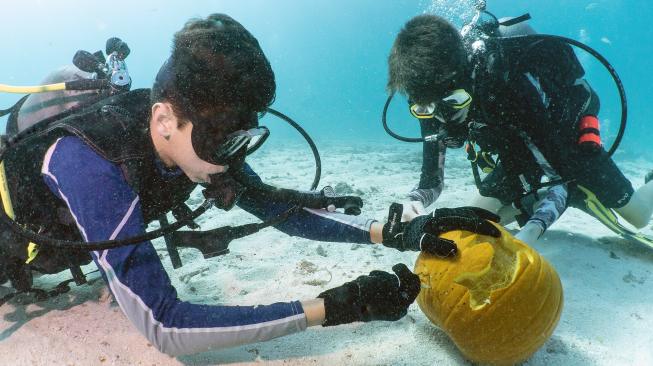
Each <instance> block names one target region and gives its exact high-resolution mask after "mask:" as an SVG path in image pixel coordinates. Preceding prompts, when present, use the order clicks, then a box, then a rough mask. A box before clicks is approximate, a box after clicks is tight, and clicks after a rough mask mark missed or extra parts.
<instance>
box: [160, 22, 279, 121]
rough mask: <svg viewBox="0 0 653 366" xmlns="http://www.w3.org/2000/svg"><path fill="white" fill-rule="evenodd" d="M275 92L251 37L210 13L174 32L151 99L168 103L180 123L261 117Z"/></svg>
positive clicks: (269, 72) (267, 65)
mask: <svg viewBox="0 0 653 366" xmlns="http://www.w3.org/2000/svg"><path fill="white" fill-rule="evenodd" d="M275 89H276V83H275V80H274V72H273V71H272V68H271V66H270V63H269V61H268V60H267V58H266V57H265V55H264V54H263V51H262V50H261V47H260V46H259V43H258V41H257V40H256V38H254V36H253V35H252V34H251V33H250V32H249V31H247V29H245V27H243V26H242V25H241V24H240V23H238V22H237V21H235V20H234V19H232V18H231V17H229V16H228V15H225V14H211V15H209V16H208V17H207V18H206V19H191V20H190V21H188V22H187V23H186V24H185V25H184V27H183V28H182V29H181V30H180V31H178V32H177V33H175V36H174V41H173V45H172V54H171V56H170V58H169V59H168V60H167V61H166V63H165V64H164V66H163V67H162V68H161V70H160V71H159V74H158V75H157V78H156V81H155V83H154V86H153V87H152V95H151V99H152V102H153V103H156V102H162V101H166V102H169V103H171V104H172V107H173V110H174V113H175V115H176V116H177V117H178V118H179V119H180V120H181V122H184V121H185V120H197V119H207V118H212V116H215V115H217V114H224V113H225V112H226V113H234V112H235V113H237V114H239V115H251V114H252V113H253V112H263V111H265V109H266V108H267V107H268V106H269V105H270V104H272V102H273V101H274V97H275Z"/></svg>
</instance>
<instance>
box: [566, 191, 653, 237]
mask: <svg viewBox="0 0 653 366" xmlns="http://www.w3.org/2000/svg"><path fill="white" fill-rule="evenodd" d="M577 187H578V188H579V189H580V190H581V191H582V192H583V193H584V194H585V199H584V201H585V209H584V211H585V212H587V213H588V214H590V215H592V216H594V217H595V218H596V219H597V220H599V221H600V222H601V223H602V224H603V225H605V226H606V227H607V228H608V229H610V230H612V231H613V232H614V233H616V234H618V235H620V236H621V237H623V238H625V239H628V240H633V241H637V242H639V243H641V244H644V245H646V246H648V247H649V248H651V249H653V238H650V237H648V236H646V235H644V234H641V233H638V232H635V231H633V230H630V229H628V228H627V227H625V226H623V225H622V224H621V223H619V218H618V217H617V214H615V213H614V211H613V210H612V209H610V208H607V207H605V206H603V204H602V203H601V201H599V199H598V198H597V197H596V195H595V194H594V193H592V192H591V191H590V190H589V189H587V188H585V187H583V186H580V185H579V186H577Z"/></svg>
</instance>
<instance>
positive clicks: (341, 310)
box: [317, 263, 421, 327]
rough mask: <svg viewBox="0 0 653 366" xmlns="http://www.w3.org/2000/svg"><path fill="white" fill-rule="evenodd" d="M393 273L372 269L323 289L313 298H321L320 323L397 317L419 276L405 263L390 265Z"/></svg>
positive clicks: (416, 289)
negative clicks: (343, 282)
mask: <svg viewBox="0 0 653 366" xmlns="http://www.w3.org/2000/svg"><path fill="white" fill-rule="evenodd" d="M392 270H393V271H394V274H393V273H388V272H383V271H372V272H370V274H369V275H367V276H360V277H358V278H357V279H355V280H353V281H351V282H347V283H345V284H344V285H342V286H339V287H336V288H332V289H330V290H327V291H324V292H323V293H321V294H319V295H318V296H317V297H318V298H322V299H324V311H325V317H324V322H323V323H322V325H323V326H325V327H327V326H331V325H339V324H347V323H352V322H358V321H362V322H369V321H372V320H392V321H394V320H399V319H401V318H403V317H404V316H405V315H406V313H407V311H408V307H409V306H410V304H412V303H413V301H415V298H417V295H418V294H419V291H420V287H421V285H420V281H419V277H418V276H417V275H415V274H414V273H413V272H411V271H410V270H409V269H408V267H406V265H405V264H403V263H399V264H395V265H394V266H393V267H392Z"/></svg>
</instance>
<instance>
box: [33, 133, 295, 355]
mask: <svg viewBox="0 0 653 366" xmlns="http://www.w3.org/2000/svg"><path fill="white" fill-rule="evenodd" d="M42 174H43V178H44V180H45V182H46V184H47V185H48V187H49V188H50V190H51V191H52V192H53V193H54V194H55V195H56V196H58V197H59V198H60V199H61V200H63V201H64V202H65V203H66V205H67V206H68V208H69V210H70V212H71V214H72V216H73V217H74V219H75V221H76V224H77V227H78V229H79V231H80V233H81V235H82V236H83V238H84V240H86V241H98V240H106V239H120V238H127V237H132V236H135V235H139V234H142V233H143V232H144V231H145V224H144V222H143V218H142V214H141V207H140V202H139V196H138V195H136V194H135V193H134V191H133V190H132V189H131V187H130V186H129V185H128V184H127V182H126V181H125V179H124V177H123V175H122V174H121V171H120V169H119V167H118V166H116V165H114V164H112V163H110V162H108V161H106V160H104V159H103V158H102V157H100V156H99V155H98V154H97V153H95V152H94V151H93V150H91V148H89V147H88V146H87V145H85V144H84V143H83V142H82V141H81V140H79V139H77V138H75V137H65V138H62V139H59V140H57V142H56V143H54V144H53V145H52V146H51V147H50V149H49V150H48V152H47V154H46V156H45V159H44V161H43V166H42ZM92 256H93V260H94V261H95V263H96V264H97V266H98V268H99V269H100V271H101V272H102V275H103V277H104V279H105V280H106V282H107V283H108V285H109V288H110V289H111V292H112V293H113V296H114V298H115V299H116V302H117V303H118V305H119V306H120V308H121V310H122V311H123V312H124V313H125V315H126V316H127V317H128V318H129V320H130V321H131V322H132V323H133V324H134V325H135V326H136V328H138V330H139V331H140V332H141V333H143V335H145V337H146V338H147V339H148V340H149V341H150V343H151V344H152V345H154V346H155V347H157V348H158V349H159V350H160V351H162V352H165V353H167V354H170V355H183V354H190V353H196V352H202V351H206V350H210V349H216V348H224V347H230V346H235V345H240V344H245V343H252V342H259V341H265V340H268V339H272V338H275V337H279V336H283V335H286V334H290V333H294V332H298V331H301V330H304V329H305V328H306V326H307V323H306V316H305V314H304V312H303V309H302V306H301V304H300V302H299V301H295V302H288V303H275V304H271V305H262V306H214V305H199V304H192V303H189V302H186V301H182V300H180V299H179V298H178V297H177V292H176V290H175V288H174V287H173V286H172V285H171V283H170V279H169V277H168V275H167V273H166V271H165V269H164V268H163V265H162V264H161V261H160V259H159V257H158V255H157V253H156V250H155V249H154V247H153V246H152V244H151V243H150V242H143V243H141V244H138V245H130V246H125V247H121V248H116V249H111V250H104V251H99V252H93V253H92ZM219 280H220V279H218V278H216V281H219Z"/></svg>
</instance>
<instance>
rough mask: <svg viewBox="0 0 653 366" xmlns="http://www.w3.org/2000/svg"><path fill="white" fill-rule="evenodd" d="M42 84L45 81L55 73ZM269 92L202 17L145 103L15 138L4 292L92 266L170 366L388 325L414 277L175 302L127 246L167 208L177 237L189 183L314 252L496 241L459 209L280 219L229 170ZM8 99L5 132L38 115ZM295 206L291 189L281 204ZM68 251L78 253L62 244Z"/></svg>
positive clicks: (108, 104)
mask: <svg viewBox="0 0 653 366" xmlns="http://www.w3.org/2000/svg"><path fill="white" fill-rule="evenodd" d="M107 53H108V52H107ZM123 56H124V55H123ZM58 76H59V79H57V80H54V81H56V82H59V81H65V79H66V78H67V76H70V74H69V73H68V74H67V73H63V80H62V78H61V76H62V74H61V73H59V74H58ZM123 77H124V75H123ZM123 81H124V80H123ZM275 89H276V84H275V79H274V73H273V71H272V69H271V66H270V64H269V62H268V60H267V58H266V57H265V55H264V54H263V51H262V50H261V48H260V46H259V43H258V41H257V40H256V38H255V37H254V36H253V35H252V34H251V33H250V32H249V31H247V30H246V29H245V28H244V27H243V26H242V25H241V24H240V23H238V22H237V21H235V20H234V19H232V18H230V17H229V16H227V15H224V14H213V15H210V16H208V17H207V18H206V19H193V20H190V21H189V22H187V23H186V24H185V26H184V27H183V28H182V29H181V30H180V31H178V32H177V33H176V34H175V36H174V41H173V47H172V52H171V55H170V57H169V58H168V60H167V61H166V62H165V63H164V64H163V66H162V67H161V68H160V70H159V72H158V74H157V76H156V79H155V82H154V85H153V87H152V89H151V90H150V89H137V90H133V91H127V90H122V91H120V92H116V93H109V94H111V95H110V96H109V97H108V98H105V99H102V100H100V101H95V100H93V99H94V98H95V95H93V94H91V93H89V94H88V95H85V97H86V98H90V99H84V98H80V101H79V102H78V103H77V104H76V105H75V108H72V109H67V110H65V111H63V112H61V111H55V112H54V113H55V114H54V115H51V116H50V117H47V118H46V119H45V120H41V121H39V122H36V123H35V124H32V126H31V127H26V129H25V130H22V131H20V128H17V129H18V130H19V132H18V133H17V134H16V135H15V136H13V137H12V136H10V137H9V138H5V139H4V140H3V144H4V145H6V146H3V149H4V150H3V151H2V156H3V158H2V164H0V167H1V168H2V170H5V168H6V173H5V175H6V179H5V181H4V182H3V183H6V185H7V186H8V191H9V192H10V193H11V194H9V195H7V194H6V192H4V191H3V197H2V198H3V205H4V208H5V213H6V214H5V215H2V221H0V224H1V226H0V227H1V228H2V230H0V238H1V240H2V242H1V243H0V254H1V256H0V264H2V266H3V267H2V270H3V271H4V273H5V275H6V276H7V277H8V278H9V279H10V280H11V282H12V285H13V286H14V287H15V288H17V289H22V290H23V291H24V292H30V290H32V289H31V277H30V273H31V271H32V270H35V271H39V272H42V273H56V272H58V271H61V270H63V269H66V268H70V269H71V271H73V276H74V277H75V278H76V279H79V278H80V277H83V275H84V274H82V273H80V272H81V270H80V269H79V266H80V265H82V264H86V263H89V262H90V260H91V259H92V260H93V261H94V262H95V264H96V265H97V267H98V269H99V271H100V272H101V275H102V277H103V278H104V280H105V281H106V283H107V285H108V286H109V288H110V290H111V293H112V295H113V296H114V298H115V300H116V302H117V303H118V305H119V306H120V308H121V310H122V311H123V313H124V314H125V315H126V316H127V318H129V320H130V321H131V322H132V323H133V324H134V325H135V326H136V327H137V328H138V330H139V331H140V332H141V333H142V334H143V335H144V336H145V337H146V338H147V339H148V340H149V342H150V343H151V344H152V345H154V346H155V347H157V349H159V350H160V351H162V352H165V353H167V354H170V355H182V354H190V353H195V352H202V351H206V350H209V349H216V348H224V347H230V346H235V345H239V344H245V343H251V342H259V341H264V340H269V339H272V338H275V337H279V336H283V335H287V334H291V333H295V332H298V331H302V330H305V329H306V328H307V327H308V326H314V325H323V326H333V325H339V324H345V323H351V322H357V321H363V322H367V321H373V320H387V321H391V320H398V319H400V318H402V317H403V316H404V315H406V312H407V308H408V307H409V306H410V304H412V302H413V301H414V300H415V298H416V296H417V294H418V293H419V290H420V281H419V277H418V276H416V275H415V274H413V273H412V272H411V271H410V270H409V269H408V268H407V267H406V266H405V265H404V264H397V265H395V266H393V267H392V269H393V272H394V273H388V272H383V271H372V272H371V273H370V274H369V275H364V276H360V277H358V278H357V279H355V280H353V281H351V282H347V283H345V284H343V285H342V286H339V287H335V288H332V289H329V290H327V291H324V292H322V293H321V294H319V295H318V296H317V298H315V299H308V300H303V301H292V302H280V303H274V304H271V305H259V306H217V305H200V304H193V303H189V302H185V301H182V300H180V299H179V298H178V297H177V292H176V290H175V288H174V287H173V286H172V284H171V282H170V279H169V277H168V274H167V273H166V271H165V269H164V267H163V265H162V263H161V260H160V258H159V255H158V254H157V252H156V250H155V249H154V247H153V246H152V244H151V243H150V242H149V239H148V240H144V239H141V238H143V237H148V236H147V234H145V235H144V234H143V233H144V232H145V228H146V227H147V224H148V223H150V222H152V221H153V220H156V219H157V218H159V217H161V216H162V215H165V214H166V213H167V212H170V211H172V213H173V216H175V217H177V218H178V222H177V224H178V225H177V226H176V227H181V226H185V225H188V226H190V225H192V221H191V219H189V217H190V216H189V215H188V211H190V209H189V208H183V207H185V202H186V200H187V199H188V198H189V195H190V194H191V192H192V191H193V190H194V189H195V187H196V186H197V184H201V185H202V186H204V187H205V190H204V195H205V196H207V197H210V198H211V200H210V201H209V202H210V203H211V204H213V205H215V206H216V207H218V208H222V209H225V210H227V209H230V208H231V207H233V206H234V205H238V206H239V207H241V208H243V209H244V210H246V211H248V212H250V213H252V214H253V215H255V216H257V217H259V218H260V219H262V220H266V219H268V218H270V217H277V216H279V213H284V212H289V214H288V215H286V216H285V217H283V220H279V221H274V226H275V227H276V228H277V229H279V230H281V231H283V232H285V233H287V234H289V235H298V236H302V237H305V238H312V239H316V240H321V241H333V242H355V243H367V244H372V243H382V244H383V245H385V246H388V247H391V248H395V249H398V250H402V251H404V250H412V251H420V250H423V251H425V252H428V253H431V254H435V255H439V256H441V257H447V256H453V255H455V254H456V246H455V243H453V242H451V241H448V240H445V239H441V238H438V235H439V234H440V233H442V232H445V231H450V230H456V229H460V230H468V231H473V232H477V233H480V234H484V235H492V236H497V237H498V236H499V235H500V233H499V231H498V229H497V228H496V227H495V226H493V224H492V223H490V222H488V220H490V221H497V220H498V217H496V215H494V214H491V213H489V212H486V211H484V210H480V209H475V208H465V207H463V208H451V209H439V210H436V211H434V212H432V213H431V214H429V215H424V216H419V217H416V218H414V219H413V220H412V221H410V222H402V221H401V220H400V217H401V214H402V207H400V205H397V204H393V205H392V206H391V213H393V212H394V213H395V214H394V215H391V216H390V217H389V219H388V222H386V223H385V224H382V223H379V222H377V221H374V220H370V219H365V218H360V217H356V216H352V215H347V214H344V213H339V212H337V211H335V210H333V207H327V206H324V205H323V206H321V208H315V207H312V208H306V207H302V208H301V209H298V210H291V211H287V210H288V209H289V208H290V207H293V206H294V203H291V202H289V201H284V199H283V197H286V196H283V195H281V193H284V192H285V193H287V192H286V191H282V190H281V189H278V190H275V189H269V187H266V186H264V185H263V183H262V182H260V179H259V178H258V176H257V175H256V174H255V173H254V172H253V171H252V170H251V168H250V167H249V166H248V165H247V164H246V163H245V156H246V154H247V149H248V147H249V144H251V143H252V142H253V141H255V138H256V137H257V136H265V135H266V134H267V133H268V132H269V131H268V130H267V129H266V128H264V127H262V126H259V125H258V117H259V114H261V113H263V112H265V111H266V110H267V108H268V107H269V105H270V104H271V103H272V101H273V100H274V95H275ZM64 96H65V95H64ZM23 102H24V103H25V104H24V106H25V107H26V109H25V110H23V109H22V108H20V107H17V108H18V110H17V113H18V117H17V120H16V121H17V126H18V125H19V124H20V125H21V127H22V123H20V121H21V119H20V118H21V114H22V115H23V116H22V117H24V118H27V117H29V116H30V112H34V111H37V110H39V106H41V107H45V106H47V105H48V102H47V99H46V100H45V101H43V100H42V101H38V102H36V101H35V102H34V103H29V101H23ZM87 102H88V103H90V105H89V104H88V103H87ZM29 108H32V109H29ZM23 112H24V113H23ZM59 112H61V113H59ZM26 123H27V124H30V123H32V122H26ZM7 146H9V147H10V148H6V147H7ZM252 182H253V183H252ZM257 182H258V183H257ZM257 184H259V185H257ZM257 187H264V188H260V189H259V188H257ZM280 192H281V193H280ZM285 193H284V194H285ZM297 195H300V196H301V192H299V193H296V194H294V195H293V194H290V195H287V197H295V196H297ZM279 197H281V198H279ZM9 198H11V201H10V200H9ZM327 198H331V197H327ZM10 202H11V204H10ZM329 202H331V201H329ZM333 202H336V201H333ZM329 205H331V203H330V204H329ZM338 207H339V208H342V206H338ZM202 208H203V206H202ZM393 210H394V211H393ZM180 211H181V212H180ZM7 217H9V218H10V219H12V220H8V219H7ZM13 220H15V221H13ZM171 226H174V225H171ZM184 232H185V231H184ZM188 232H189V233H192V232H191V231H188ZM174 233H177V232H174ZM174 233H173V234H174ZM134 237H135V238H138V239H133V238H134ZM126 238H132V240H128V239H126ZM80 240H83V241H84V242H85V243H83V244H86V248H87V249H86V250H80V248H81V249H84V248H85V247H84V246H83V245H82V246H77V245H73V244H74V243H76V242H78V241H80ZM121 240H122V243H119V242H120V241H121ZM214 240H215V241H217V240H218V238H217V237H216V238H215V239H214ZM30 241H33V242H30ZM109 244H110V245H109ZM35 248H37V249H35ZM88 248H91V249H92V252H90V253H89V249H88ZM75 268H77V270H74V269H75ZM80 282H82V280H80Z"/></svg>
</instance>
